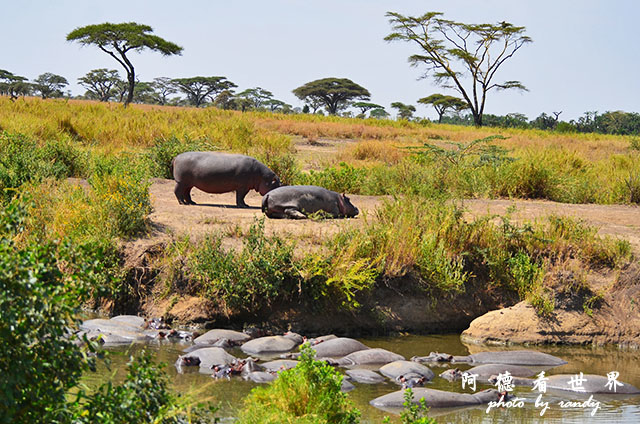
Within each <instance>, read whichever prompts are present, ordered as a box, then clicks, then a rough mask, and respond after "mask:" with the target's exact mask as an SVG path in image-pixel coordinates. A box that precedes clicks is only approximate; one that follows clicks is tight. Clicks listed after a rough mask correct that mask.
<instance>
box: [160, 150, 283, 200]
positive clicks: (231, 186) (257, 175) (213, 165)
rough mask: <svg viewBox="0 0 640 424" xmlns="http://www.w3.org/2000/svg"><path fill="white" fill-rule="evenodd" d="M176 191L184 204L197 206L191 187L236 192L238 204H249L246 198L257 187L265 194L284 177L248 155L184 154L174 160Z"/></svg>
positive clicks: (208, 190) (277, 185)
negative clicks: (280, 177) (192, 198)
mask: <svg viewBox="0 0 640 424" xmlns="http://www.w3.org/2000/svg"><path fill="white" fill-rule="evenodd" d="M172 169H173V178H174V179H175V180H176V187H175V189H174V193H175V195H176V198H177V199H178V202H179V203H180V204H181V205H194V204H195V202H194V201H193V200H191V189H192V188H193V187H197V188H199V189H200V190H202V191H204V192H206V193H226V192H229V191H235V192H236V204H237V205H238V206H240V207H247V205H246V203H245V202H244V197H245V196H246V195H247V193H248V192H249V190H251V189H253V190H255V191H257V192H259V193H260V194H261V195H263V196H264V195H265V194H267V193H268V192H269V191H271V190H273V189H274V188H276V187H279V186H280V179H279V178H278V176H277V175H276V174H275V172H273V171H272V170H271V169H269V168H268V167H267V166H266V165H265V164H263V163H262V162H260V161H258V160H257V159H255V158H252V157H250V156H244V155H236V154H230V153H218V152H186V153H181V154H179V155H178V156H176V157H175V158H174V159H173V162H172Z"/></svg>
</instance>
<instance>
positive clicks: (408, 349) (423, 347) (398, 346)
mask: <svg viewBox="0 0 640 424" xmlns="http://www.w3.org/2000/svg"><path fill="white" fill-rule="evenodd" d="M359 340H360V341H361V342H363V343H364V344H366V345H367V346H370V347H380V348H383V349H387V350H390V351H393V352H396V353H399V354H401V355H403V356H404V357H405V358H407V359H410V358H411V357H412V356H414V355H420V356H424V355H428V354H429V352H432V351H438V352H446V353H450V354H453V355H468V354H470V353H476V352H480V351H483V350H513V349H519V348H515V347H514V348H511V349H508V348H497V347H484V346H482V347H481V346H474V345H469V346H465V345H463V344H462V343H461V342H460V339H459V336H458V335H445V336H443V335H432V336H413V335H408V336H397V337H385V338H368V339H367V338H363V339H359ZM186 346H188V345H185V344H179V343H168V342H161V343H158V344H151V345H144V346H142V345H136V346H131V347H120V348H113V349H109V350H110V351H111V352H112V354H111V355H110V358H111V364H112V365H111V371H109V370H107V369H106V368H105V367H100V369H99V371H98V372H97V373H91V374H88V375H87V376H86V377H85V379H84V381H85V382H86V383H87V384H89V385H98V384H100V383H101V382H104V381H105V380H107V379H108V378H111V377H113V378H115V379H116V380H118V379H121V378H123V377H124V375H125V373H126V370H125V364H126V363H127V361H128V358H129V355H130V354H132V353H135V352H136V351H138V350H140V349H142V348H146V349H147V350H149V351H152V352H153V353H154V354H155V357H156V359H157V360H158V361H159V362H164V363H166V364H168V365H167V367H166V368H165V369H166V370H167V372H168V373H169V376H170V378H171V381H172V382H173V387H174V389H175V390H177V391H178V392H180V393H191V394H192V395H194V396H195V397H196V398H197V399H198V400H202V401H212V402H214V403H216V404H220V406H221V410H220V413H219V415H221V416H233V415H235V413H234V411H235V410H236V409H237V408H239V407H240V406H241V405H242V400H243V399H244V397H245V396H246V395H247V394H248V393H249V392H250V391H251V389H252V388H253V387H255V384H254V383H250V382H246V381H244V380H242V379H241V378H239V377H234V378H233V379H232V380H231V381H226V380H222V381H216V380H214V379H212V378H210V377H209V376H206V375H202V374H199V373H198V371H197V367H194V368H196V369H194V370H190V369H187V372H186V373H184V374H178V373H177V372H176V370H175V367H174V366H173V363H174V362H175V360H176V358H177V357H178V356H179V355H180V354H182V349H184V348H185V347H186ZM535 350H539V351H542V352H546V353H549V354H552V355H556V356H559V357H561V358H563V359H565V360H566V361H567V362H568V364H566V365H563V366H560V367H556V368H552V369H551V370H549V371H547V375H551V374H574V373H579V372H583V373H585V374H599V375H606V374H607V373H608V372H610V371H618V372H619V373H620V377H619V379H620V381H623V382H626V383H630V384H633V385H634V386H636V387H640V368H639V367H638V364H639V363H640V362H639V361H640V351H620V350H617V349H615V348H595V347H593V348H592V347H566V346H548V347H535ZM230 353H231V354H232V355H234V356H238V357H245V356H246V355H244V354H243V353H242V352H241V351H240V350H239V349H236V350H231V351H230ZM425 365H429V366H430V368H431V369H432V370H433V371H434V373H435V374H436V378H435V379H434V380H433V382H431V383H429V384H428V385H427V386H426V387H429V388H434V389H440V390H449V391H457V392H464V391H463V390H462V386H461V383H460V381H458V382H454V383H450V382H448V381H446V380H444V379H442V378H439V377H437V375H439V374H440V373H441V372H442V371H444V370H446V369H447V368H448V365H446V366H442V367H439V366H437V365H432V364H425ZM456 366H457V367H458V368H461V369H467V368H469V366H468V365H465V364H456ZM354 384H355V386H356V390H353V391H351V392H349V395H348V396H349V398H350V399H351V400H352V401H353V402H354V404H355V405H356V406H357V407H358V408H359V409H360V411H362V417H363V422H367V423H379V422H381V421H382V419H383V418H384V417H385V416H387V415H390V413H389V412H384V411H380V410H378V409H376V408H373V407H372V406H370V405H369V401H370V400H371V399H373V398H376V397H378V396H381V395H384V394H386V393H389V392H392V391H395V390H397V389H398V386H397V385H395V384H393V383H391V382H387V383H385V384H380V385H367V384H359V383H354ZM487 387H490V386H483V385H481V384H478V390H481V389H483V388H487ZM467 392H468V391H467ZM515 394H516V396H518V397H521V398H524V403H525V405H524V407H523V408H521V409H516V408H512V409H508V410H505V409H493V410H492V411H490V412H489V413H486V412H485V409H486V407H483V408H468V409H456V410H431V411H430V415H431V416H434V417H436V418H437V420H438V422H439V423H470V422H473V423H476V422H481V423H502V422H508V423H510V424H511V423H584V422H588V423H591V422H594V423H612V422H620V423H638V422H640V396H636V397H631V398H627V399H621V398H612V397H609V396H605V395H594V400H597V401H600V402H601V404H600V409H599V410H598V411H597V412H596V413H595V415H594V416H591V409H590V408H586V409H575V408H573V409H561V408H560V407H559V406H558V402H560V401H566V400H575V401H584V400H585V399H586V397H582V399H581V396H579V395H574V394H569V395H567V396H566V397H565V396H564V395H561V396H558V395H555V394H554V395H551V394H549V395H546V396H544V398H543V400H544V401H547V402H549V406H550V407H549V409H548V410H547V411H546V412H545V414H544V416H543V417H540V415H539V413H540V409H539V408H536V407H535V401H536V398H537V392H533V391H531V389H530V388H527V387H523V388H516V390H515Z"/></svg>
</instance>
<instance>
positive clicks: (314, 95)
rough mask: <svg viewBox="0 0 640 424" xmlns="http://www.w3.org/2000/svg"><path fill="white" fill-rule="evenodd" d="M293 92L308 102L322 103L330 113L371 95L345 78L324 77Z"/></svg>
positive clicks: (332, 113)
mask: <svg viewBox="0 0 640 424" xmlns="http://www.w3.org/2000/svg"><path fill="white" fill-rule="evenodd" d="M293 94H295V95H296V97H297V98H299V99H300V100H302V101H304V102H307V103H309V104H312V103H314V102H315V103H318V102H319V103H321V104H323V105H324V106H325V107H326V109H327V112H328V113H329V114H331V115H335V114H336V113H337V112H338V110H341V109H344V108H346V107H347V105H348V104H349V102H351V101H352V100H369V97H371V94H370V93H369V91H368V90H367V89H366V88H364V87H361V86H360V85H358V84H356V83H355V82H353V81H351V80H350V79H347V78H324V79H319V80H315V81H311V82H308V83H306V84H304V85H302V86H300V87H298V88H296V89H295V90H293ZM314 113H315V111H314Z"/></svg>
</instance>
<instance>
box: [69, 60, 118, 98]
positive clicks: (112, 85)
mask: <svg viewBox="0 0 640 424" xmlns="http://www.w3.org/2000/svg"><path fill="white" fill-rule="evenodd" d="M78 82H79V83H80V85H81V86H83V87H84V88H86V89H87V93H88V94H89V96H90V97H94V98H96V99H98V100H100V101H101V102H108V101H109V99H111V98H112V97H114V96H115V95H116V93H117V87H118V85H119V84H123V81H122V80H121V79H120V74H118V71H117V70H115V69H106V68H100V69H93V70H91V71H89V72H87V74H86V75H85V76H83V77H80V78H78Z"/></svg>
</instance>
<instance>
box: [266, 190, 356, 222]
mask: <svg viewBox="0 0 640 424" xmlns="http://www.w3.org/2000/svg"><path fill="white" fill-rule="evenodd" d="M262 212H264V213H265V214H266V215H267V216H268V217H269V218H290V219H304V218H307V217H308V215H310V214H314V213H323V214H325V215H328V216H330V217H332V218H345V217H346V218H352V217H354V216H356V215H358V213H359V212H360V211H358V208H356V207H355V206H353V204H351V202H350V201H349V198H348V197H347V196H345V195H344V194H339V193H336V192H335V191H331V190H327V189H326V188H322V187H318V186H283V187H278V188H276V189H274V190H272V191H270V192H269V193H268V194H267V195H265V196H264V197H263V198H262Z"/></svg>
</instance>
